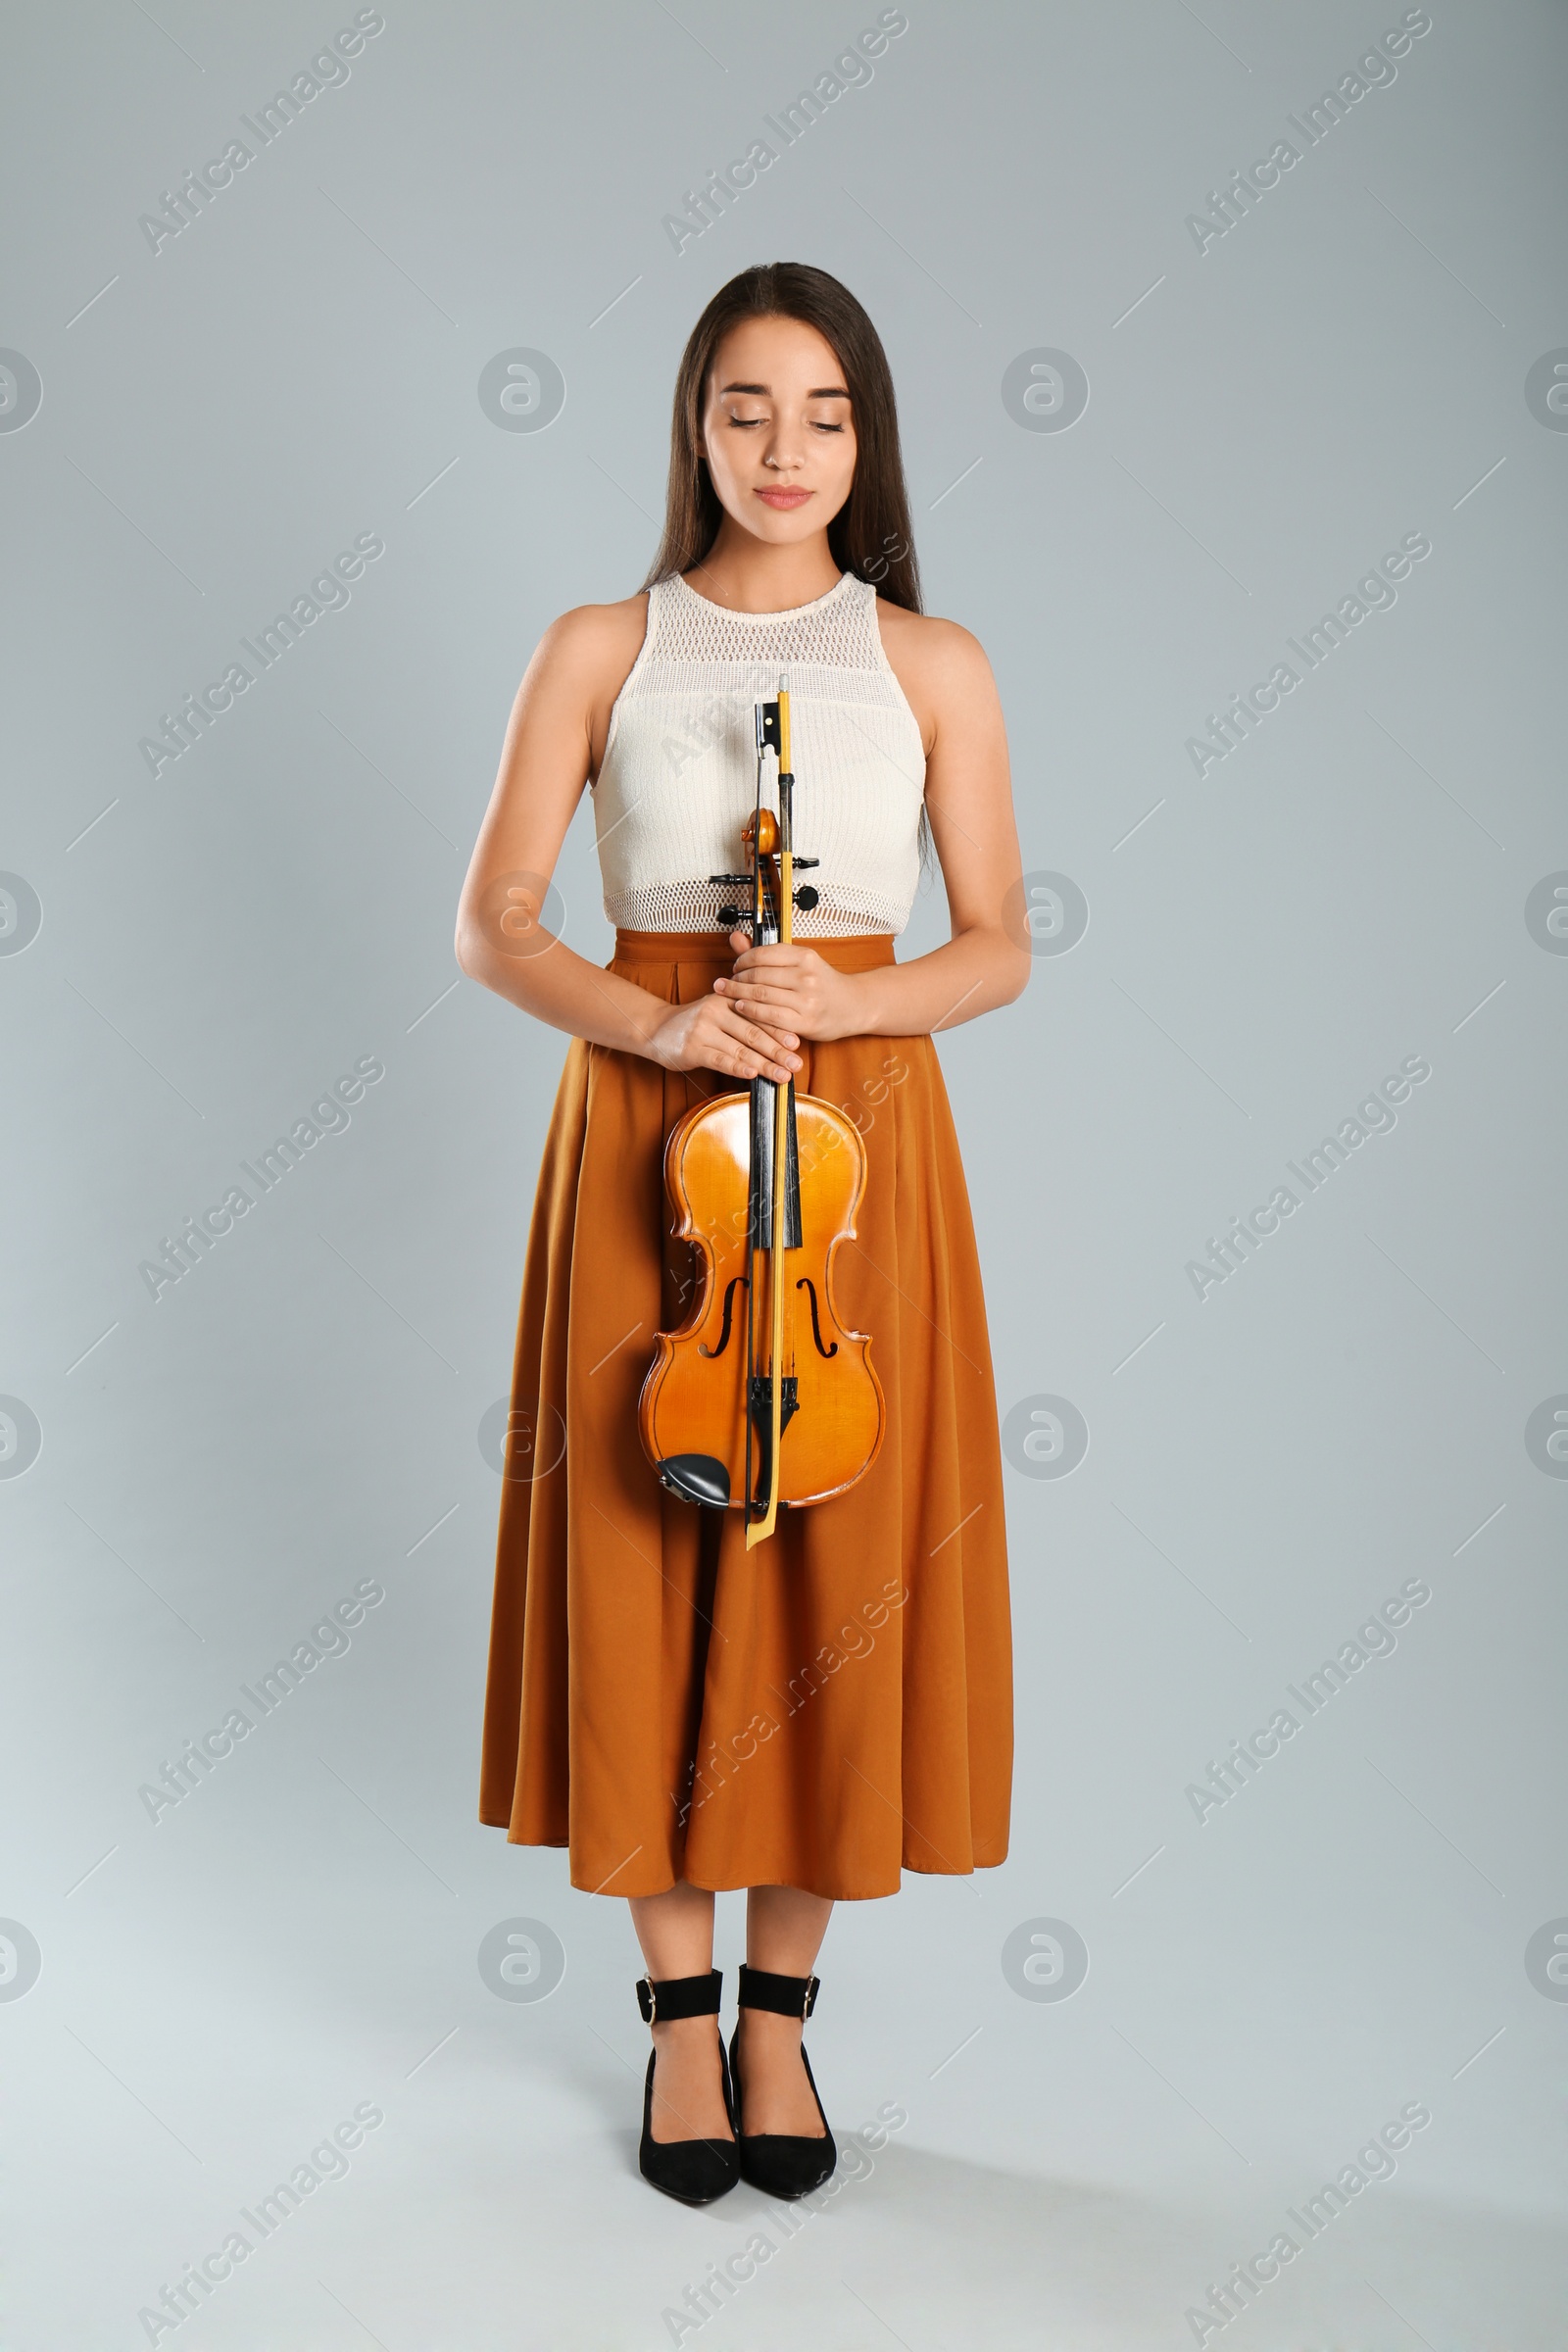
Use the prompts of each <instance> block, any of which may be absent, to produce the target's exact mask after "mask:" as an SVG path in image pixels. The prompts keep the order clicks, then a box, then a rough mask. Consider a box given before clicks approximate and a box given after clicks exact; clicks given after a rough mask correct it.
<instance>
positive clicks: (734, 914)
mask: <svg viewBox="0 0 1568 2352" xmlns="http://www.w3.org/2000/svg"><path fill="white" fill-rule="evenodd" d="M718 919H719V921H720V922H721V923H722V924H723V926H724V928H725V930H726V931H733V930H734V928H735V926H736V924H737V923H738V922H739V921H740V919H741V910H740V908H739V907H720V908H719V910H718Z"/></svg>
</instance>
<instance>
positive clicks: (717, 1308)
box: [638, 1087, 886, 1510]
mask: <svg viewBox="0 0 1568 2352" xmlns="http://www.w3.org/2000/svg"><path fill="white" fill-rule="evenodd" d="M786 1093H787V1095H788V1097H789V1099H790V1107H791V1108H792V1109H793V1119H792V1121H791V1133H790V1137H789V1143H790V1154H789V1168H788V1176H787V1180H786V1185H785V1188H784V1191H785V1214H784V1218H783V1246H782V1247H781V1248H779V1249H778V1250H770V1249H769V1248H768V1247H767V1246H766V1244H767V1242H768V1241H770V1240H771V1238H772V1237H771V1230H770V1228H771V1216H772V1202H771V1200H770V1199H764V1200H763V1201H761V1202H760V1206H759V1203H758V1201H757V1195H756V1169H757V1162H758V1158H759V1156H760V1155H759V1153H758V1151H757V1126H758V1121H759V1116H760V1111H759V1095H760V1094H761V1095H762V1097H763V1100H764V1106H765V1105H771V1103H772V1102H773V1100H774V1097H773V1093H772V1089H771V1088H766V1089H761V1090H760V1089H756V1088H754V1089H753V1090H752V1092H751V1093H748V1092H746V1091H744V1090H741V1091H730V1092H725V1093H722V1094H717V1095H714V1096H711V1098H710V1099H709V1100H708V1101H707V1102H706V1103H698V1104H697V1105H696V1107H695V1108H694V1109H692V1110H689V1111H687V1113H686V1114H685V1116H684V1117H683V1118H682V1119H680V1120H678V1121H677V1123H676V1125H675V1126H674V1127H673V1128H672V1129H671V1130H670V1134H669V1139H668V1141H667V1143H666V1145H665V1148H664V1183H665V1189H666V1191H667V1194H668V1198H669V1205H670V1209H671V1211H672V1215H673V1230H674V1232H675V1233H676V1235H677V1236H678V1237H679V1238H680V1239H682V1240H684V1241H687V1242H689V1243H690V1244H691V1245H692V1248H693V1250H695V1252H696V1254H697V1259H698V1277H699V1278H698V1289H697V1299H696V1302H695V1304H694V1306H693V1309H692V1312H691V1315H690V1317H689V1318H688V1320H687V1321H686V1323H685V1324H683V1325H682V1327H681V1329H680V1330H679V1331H675V1332H661V1333H660V1334H659V1337H658V1340H657V1343H656V1349H657V1351H656V1353H655V1356H654V1361H653V1363H652V1364H651V1366H650V1367H649V1371H648V1376H647V1378H646V1380H645V1381H644V1383H643V1391H642V1398H641V1402H640V1405H639V1408H638V1425H639V1429H640V1431H641V1435H642V1442H643V1446H644V1449H645V1451H646V1452H647V1455H648V1458H649V1460H650V1461H651V1462H652V1463H653V1464H654V1467H655V1468H656V1469H657V1470H658V1472H659V1474H660V1477H661V1479H662V1481H663V1483H664V1485H665V1486H666V1487H667V1488H669V1489H670V1491H671V1492H672V1493H673V1494H676V1495H682V1496H683V1497H684V1498H685V1499H686V1500H687V1501H690V1502H705V1503H711V1504H718V1505H728V1506H730V1507H733V1508H736V1509H740V1508H748V1509H749V1510H753V1509H759V1508H760V1507H761V1498H763V1497H768V1496H771V1497H772V1498H773V1499H774V1500H775V1501H776V1502H777V1503H778V1504H781V1505H782V1504H801V1503H810V1502H825V1501H827V1500H828V1499H829V1497H830V1496H832V1495H841V1494H843V1492H844V1490H845V1489H846V1488H847V1487H851V1486H853V1485H854V1484H855V1482H856V1480H857V1479H858V1478H859V1477H860V1476H861V1475H862V1474H863V1473H864V1472H865V1471H866V1470H868V1469H869V1468H870V1466H871V1464H872V1462H873V1461H874V1460H875V1459H876V1455H877V1452H878V1449H879V1448H880V1446H881V1444H882V1432H883V1426H884V1422H885V1418H886V1408H885V1405H884V1402H883V1397H882V1386H881V1383H880V1381H879V1380H878V1379H877V1376H876V1373H875V1371H874V1370H873V1369H872V1365H871V1356H870V1348H871V1343H870V1341H869V1339H868V1338H867V1337H866V1335H865V1334H864V1333H863V1332H858V1331H849V1330H846V1328H845V1327H844V1325H843V1324H842V1323H841V1322H840V1321H839V1318H838V1313H837V1309H836V1307H835V1304H834V1299H833V1260H834V1257H835V1255H836V1253H837V1251H838V1250H839V1248H840V1247H841V1245H842V1244H843V1243H845V1242H847V1241H852V1240H853V1239H854V1236H855V1212H856V1209H857V1207H858V1204H859V1201H860V1197H861V1195H862V1193H863V1192H864V1190H865V1179H866V1159H865V1146H864V1144H863V1143H862V1142H861V1140H860V1137H859V1134H858V1131H857V1129H856V1128H855V1126H854V1125H853V1123H852V1122H851V1121H850V1120H849V1119H848V1118H846V1117H845V1115H844V1113H843V1112H842V1111H840V1110H838V1109H836V1108H835V1107H834V1105H833V1104H832V1103H826V1102H823V1101H822V1100H821V1099H820V1098H819V1097H817V1096H815V1095H800V1096H796V1095H795V1093H794V1089H793V1087H791V1088H789V1089H788V1090H785V1089H783V1088H780V1089H779V1094H780V1096H783V1095H785V1094H786ZM765 1124H766V1126H767V1128H768V1129H771V1124H772V1121H771V1116H770V1115H769V1116H767V1117H766V1118H765ZM764 1140H765V1139H764ZM759 1217H761V1218H762V1219H764V1220H765V1221H766V1226H767V1230H766V1231H764V1233H763V1234H762V1235H761V1236H760V1237H759V1236H758V1234H757V1232H756V1227H757V1224H758V1222H759ZM780 1268H781V1269H782V1275H781V1278H780V1276H779V1274H778V1273H777V1271H776V1270H777V1269H780ZM775 1279H777V1280H778V1281H779V1290H780V1300H779V1302H778V1303H780V1304H781V1307H782V1312H781V1314H780V1316H779V1318H778V1325H777V1326H776V1328H778V1329H779V1330H780V1331H781V1335H782V1346H781V1347H780V1348H779V1350H778V1352H777V1354H776V1355H774V1354H773V1353H772V1352H771V1345H770V1339H769V1334H770V1331H771V1330H772V1329H773V1328H775V1326H774V1325H773V1323H772V1317H773V1314H774V1309H775V1300H774V1299H773V1297H772V1286H773V1283H774V1281H775ZM760 1362H765V1363H767V1364H768V1365H769V1366H770V1367H771V1366H776V1368H777V1370H778V1374H779V1380H780V1387H781V1391H782V1395H781V1398H780V1410H779V1413H778V1420H779V1423H780V1426H781V1435H780V1438H779V1441H778V1452H779V1475H778V1479H777V1482H776V1485H775V1484H774V1482H773V1480H772V1464H771V1459H770V1455H771V1439H770V1435H769V1428H770V1424H769V1411H768V1407H769V1403H770V1400H771V1393H770V1374H769V1375H768V1376H761V1375H759V1373H758V1372H757V1370H756V1366H757V1365H758V1364H759V1363H760ZM749 1390H750V1395H749V1394H748V1391H749ZM748 1433H750V1444H748ZM748 1462H750V1465H751V1471H752V1480H751V1494H750V1495H748V1492H747V1468H748Z"/></svg>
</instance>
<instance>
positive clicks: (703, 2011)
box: [637, 1968, 741, 2205]
mask: <svg viewBox="0 0 1568 2352" xmlns="http://www.w3.org/2000/svg"><path fill="white" fill-rule="evenodd" d="M723 1981H724V1980H723V1972H722V1970H720V1969H716V1968H714V1969H711V1970H710V1971H709V1973H708V1975H707V1976H705V1977H662V1978H660V1979H657V1980H656V1979H654V1978H652V1977H639V1978H638V1980H637V2006H638V2008H639V2009H640V2010H641V2011H642V2013H643V2022H644V2024H645V2025H650V2026H654V2025H659V2026H663V2025H668V2024H669V2023H670V2021H671V2020H672V2019H674V2018H677V2017H716V2016H717V2015H718V1996H719V1987H720V1985H722V1984H723ZM658 2060H659V2052H658V2051H657V2050H654V2051H653V2052H651V2053H650V2056H649V2060H648V2080H647V2082H645V2083H644V2085H643V2136H642V2142H641V2145H640V2146H639V2147H638V2150H637V2169H638V2171H639V2172H640V2173H641V2174H642V2177H643V2179H644V2180H650V2181H652V2183H653V2185H654V2186H655V2188H662V2190H663V2192H664V2194H665V2196H666V2197H679V2198H680V2200H681V2202H682V2204H683V2205H711V2203H712V2201H713V2199H714V2198H715V2197H721V2196H723V2194H724V2192H725V2190H726V2189H731V2188H733V2187H734V2185H735V2183H736V2181H737V2180H739V2179H740V2177H741V2167H740V2149H739V2145H738V2142H737V2141H736V2140H734V2139H656V2138H655V2137H654V2134H653V2129H652V2121H653V2112H654V2068H655V2066H656V2065H657V2063H658ZM718 2071H719V2077H720V2080H721V2081H722V2082H723V2085H724V2112H725V2114H726V2115H727V2116H728V2117H729V2123H730V2130H731V2131H738V2129H739V2127H738V2125H737V2123H736V2116H735V2093H734V2090H733V2088H732V2087H731V2084H730V2076H729V2065H728V2062H727V2061H726V2059H725V2056H724V2036H723V2034H719V2036H718Z"/></svg>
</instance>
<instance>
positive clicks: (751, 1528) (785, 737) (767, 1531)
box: [746, 678, 795, 1551]
mask: <svg viewBox="0 0 1568 2352" xmlns="http://www.w3.org/2000/svg"><path fill="white" fill-rule="evenodd" d="M777 708H778V747H777V748H778V853H779V894H778V897H779V904H778V936H779V943H780V945H781V946H783V947H788V945H789V944H790V940H791V937H792V935H793V929H794V926H793V922H792V916H793V913H794V905H795V851H794V826H793V822H792V808H791V804H792V801H793V797H794V787H795V778H794V775H793V774H792V772H791V769H790V688H789V680H788V678H780V680H779V682H778V705H777ZM758 806H759V810H760V806H761V765H760V762H759V765H758ZM756 839H757V840H758V843H759V855H758V858H757V874H758V883H757V897H756V899H755V901H754V905H755V907H756V908H757V910H758V912H759V914H760V911H761V907H762V882H761V870H762V861H761V857H760V830H759V833H758V835H757V836H756ZM791 1083H792V1081H790V1080H789V1079H784V1080H782V1081H781V1080H779V1079H777V1078H775V1079H772V1080H771V1081H770V1084H771V1086H772V1089H773V1198H772V1204H771V1205H772V1231H771V1235H770V1239H769V1248H768V1317H769V1322H770V1325H771V1336H772V1347H771V1349H770V1352H769V1365H768V1392H769V1395H768V1427H769V1442H768V1454H767V1464H768V1478H767V1508H766V1510H765V1512H764V1513H763V1515H762V1517H761V1518H760V1519H753V1518H752V1517H751V1515H750V1512H749V1511H748V1515H747V1522H746V1548H747V1550H748V1551H750V1550H751V1548H752V1546H753V1545H754V1544H763V1543H765V1542H766V1541H767V1539H768V1537H769V1536H770V1535H772V1533H773V1531H774V1529H775V1528H776V1526H777V1524H778V1487H779V1447H780V1445H781V1443H782V1440H783V1407H784V1376H783V1354H784V1273H785V1268H784V1245H785V1241H786V1239H787V1237H788V1232H789V1199H788V1186H789V1105H790V1086H791Z"/></svg>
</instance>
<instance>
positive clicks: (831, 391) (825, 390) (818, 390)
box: [718, 384, 850, 400]
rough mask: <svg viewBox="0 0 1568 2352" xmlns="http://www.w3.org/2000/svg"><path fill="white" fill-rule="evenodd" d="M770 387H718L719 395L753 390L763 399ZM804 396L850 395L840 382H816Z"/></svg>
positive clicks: (838, 397) (844, 397)
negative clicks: (812, 388)
mask: <svg viewBox="0 0 1568 2352" xmlns="http://www.w3.org/2000/svg"><path fill="white" fill-rule="evenodd" d="M772 388H773V387H772V385H771V384H720V385H719V387H718V389H719V395H720V397H722V396H723V394H724V393H726V392H755V393H758V394H760V396H761V397H762V398H764V399H765V398H766V397H767V395H768V394H769V393H770V392H771V391H772ZM806 397H807V399H808V400H848V399H849V397H850V396H849V394H848V392H846V391H845V389H844V386H843V385H842V384H818V385H816V387H815V388H814V390H812V391H810V392H808V394H807V395H806Z"/></svg>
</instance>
